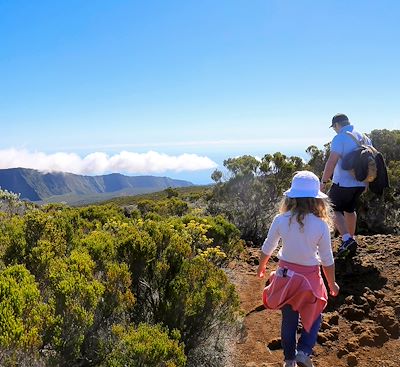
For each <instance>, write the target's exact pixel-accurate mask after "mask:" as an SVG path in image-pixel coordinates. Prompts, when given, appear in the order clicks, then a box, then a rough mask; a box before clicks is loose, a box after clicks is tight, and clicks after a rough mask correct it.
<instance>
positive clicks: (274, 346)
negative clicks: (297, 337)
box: [267, 338, 282, 350]
mask: <svg viewBox="0 0 400 367" xmlns="http://www.w3.org/2000/svg"><path fill="white" fill-rule="evenodd" d="M267 347H268V348H269V349H270V350H278V349H282V341H281V338H275V339H272V340H270V341H269V342H268V344H267Z"/></svg>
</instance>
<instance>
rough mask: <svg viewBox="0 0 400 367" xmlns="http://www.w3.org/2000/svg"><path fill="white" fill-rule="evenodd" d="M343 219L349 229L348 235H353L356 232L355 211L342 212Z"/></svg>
mask: <svg viewBox="0 0 400 367" xmlns="http://www.w3.org/2000/svg"><path fill="white" fill-rule="evenodd" d="M344 220H345V222H346V228H347V229H348V231H349V232H348V233H349V235H350V236H351V237H354V234H355V233H356V225H357V213H356V212H355V211H354V212H352V213H348V212H344Z"/></svg>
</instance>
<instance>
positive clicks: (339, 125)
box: [321, 113, 372, 258]
mask: <svg viewBox="0 0 400 367" xmlns="http://www.w3.org/2000/svg"><path fill="white" fill-rule="evenodd" d="M330 127H331V128H332V129H333V130H334V131H335V132H336V136H335V137H334V138H333V139H332V142H331V149H330V155H329V157H328V160H327V162H326V164H325V169H324V173H323V174H322V179H321V191H323V192H325V187H326V184H327V183H328V182H329V180H330V179H331V178H332V186H331V188H330V190H329V192H328V196H329V198H330V200H331V203H332V206H333V210H334V224H335V227H336V229H337V230H338V232H339V233H340V235H341V237H342V243H341V245H340V246H339V249H338V251H337V255H336V256H337V257H338V258H345V257H347V256H350V257H351V256H354V255H355V253H356V250H357V246H358V244H357V242H356V240H355V239H354V235H355V231H356V224H357V213H356V205H357V202H358V199H359V197H360V196H361V194H362V193H363V192H364V191H365V189H366V187H367V183H365V182H361V181H357V179H356V178H355V177H354V175H353V174H352V173H351V171H349V170H344V169H343V168H342V160H343V158H344V157H345V156H346V154H348V153H350V152H352V151H354V150H355V149H357V147H358V144H357V142H356V141H355V140H358V141H360V142H361V141H362V142H363V143H364V144H367V145H372V144H371V140H370V139H369V138H368V137H367V136H365V135H363V134H360V133H359V132H357V131H356V130H354V126H353V125H351V124H350V121H349V119H348V117H347V116H346V115H345V114H343V113H338V114H336V115H335V116H333V118H332V124H331V126H330ZM348 132H350V133H351V134H352V135H353V137H352V136H350V135H349V134H348Z"/></svg>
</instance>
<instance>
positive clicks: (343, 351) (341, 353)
mask: <svg viewBox="0 0 400 367" xmlns="http://www.w3.org/2000/svg"><path fill="white" fill-rule="evenodd" d="M346 354H349V351H348V350H347V349H346V348H344V347H341V348H339V349H338V351H337V353H336V355H337V356H338V358H342V357H343V356H345V355H346Z"/></svg>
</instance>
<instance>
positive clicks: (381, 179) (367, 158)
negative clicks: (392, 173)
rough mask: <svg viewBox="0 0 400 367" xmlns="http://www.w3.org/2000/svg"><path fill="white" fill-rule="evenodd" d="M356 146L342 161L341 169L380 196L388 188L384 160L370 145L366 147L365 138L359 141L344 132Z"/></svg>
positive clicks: (349, 133) (347, 132) (348, 132)
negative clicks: (347, 171)
mask: <svg viewBox="0 0 400 367" xmlns="http://www.w3.org/2000/svg"><path fill="white" fill-rule="evenodd" d="M346 134H348V135H349V136H350V137H351V138H352V139H353V140H354V141H355V142H356V143H357V145H358V147H357V148H356V149H355V150H353V151H352V152H350V153H348V154H346V155H345V156H344V157H343V159H342V168H343V169H344V170H349V171H350V172H351V173H352V174H353V175H354V177H355V178H356V180H357V181H361V182H366V183H368V184H369V189H370V190H371V191H372V192H373V193H375V194H377V195H382V194H383V190H384V189H385V188H386V187H389V178H388V174H387V168H386V163H385V160H384V158H383V156H382V154H381V153H380V152H378V151H377V150H376V149H375V148H374V147H373V146H372V145H368V144H367V142H368V140H367V138H366V137H365V135H363V140H362V141H359V140H358V139H357V138H356V137H355V136H354V135H353V134H352V133H351V132H350V131H346Z"/></svg>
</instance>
